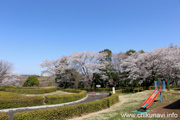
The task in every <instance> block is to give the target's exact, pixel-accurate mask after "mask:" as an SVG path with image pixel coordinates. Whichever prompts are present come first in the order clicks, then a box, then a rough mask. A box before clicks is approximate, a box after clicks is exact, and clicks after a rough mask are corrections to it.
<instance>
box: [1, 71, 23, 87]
mask: <svg viewBox="0 0 180 120" xmlns="http://www.w3.org/2000/svg"><path fill="white" fill-rule="evenodd" d="M18 77H19V75H17V74H9V75H6V77H5V78H4V79H3V81H2V86H20V79H19V78H18Z"/></svg>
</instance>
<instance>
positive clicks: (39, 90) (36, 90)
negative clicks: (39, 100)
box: [5, 87, 56, 94]
mask: <svg viewBox="0 0 180 120" xmlns="http://www.w3.org/2000/svg"><path fill="white" fill-rule="evenodd" d="M5 91H7V92H15V93H21V94H43V93H50V92H54V91H56V87H13V88H5Z"/></svg>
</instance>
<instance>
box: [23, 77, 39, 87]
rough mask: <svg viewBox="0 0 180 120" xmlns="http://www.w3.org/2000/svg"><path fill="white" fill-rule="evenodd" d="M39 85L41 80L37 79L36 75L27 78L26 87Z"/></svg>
mask: <svg viewBox="0 0 180 120" xmlns="http://www.w3.org/2000/svg"><path fill="white" fill-rule="evenodd" d="M38 85H39V80H38V79H37V77H36V76H35V75H32V76H29V77H28V78H27V80H26V81H25V82H24V85H23V86H24V87H27V86H30V87H31V86H38Z"/></svg>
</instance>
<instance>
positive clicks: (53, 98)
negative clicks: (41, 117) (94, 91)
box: [45, 89, 87, 104]
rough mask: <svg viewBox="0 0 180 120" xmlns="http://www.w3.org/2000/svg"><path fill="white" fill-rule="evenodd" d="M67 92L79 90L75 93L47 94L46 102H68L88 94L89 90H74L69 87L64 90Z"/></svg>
mask: <svg viewBox="0 0 180 120" xmlns="http://www.w3.org/2000/svg"><path fill="white" fill-rule="evenodd" d="M64 91H66V92H79V93H75V94H66V95H47V96H45V97H46V100H45V103H47V104H60V103H66V102H72V101H76V100H79V99H82V98H84V97H85V96H86V94H87V92H86V91H82V90H73V89H69V90H68V89H67V90H64Z"/></svg>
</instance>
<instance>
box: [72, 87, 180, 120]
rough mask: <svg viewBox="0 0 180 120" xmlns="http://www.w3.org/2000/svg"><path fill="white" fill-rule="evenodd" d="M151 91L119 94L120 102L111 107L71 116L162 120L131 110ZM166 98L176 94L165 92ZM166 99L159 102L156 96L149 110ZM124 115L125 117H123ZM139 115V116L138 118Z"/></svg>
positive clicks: (99, 119) (96, 119)
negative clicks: (138, 114)
mask: <svg viewBox="0 0 180 120" xmlns="http://www.w3.org/2000/svg"><path fill="white" fill-rule="evenodd" d="M152 92H153V90H147V91H143V92H138V93H129V94H123V93H122V94H119V99H120V102H118V103H117V104H115V105H113V106H112V107H111V108H109V109H106V110H102V111H99V112H96V113H90V114H88V115H83V116H82V117H78V118H73V119H72V120H124V119H125V120H140V119H144V120H148V119H149V120H152V119H153V120H156V119H157V120H164V119H165V118H142V117H141V116H139V117H137V114H136V113H133V112H132V111H134V110H137V109H139V108H140V105H141V104H142V103H143V102H145V100H146V99H147V98H148V97H149V95H150V94H151V93H152ZM167 97H168V99H177V98H178V97H179V96H178V95H171V96H170V95H169V93H168V94H167ZM167 102H168V101H163V102H162V103H161V102H160V97H159V95H158V97H157V98H156V102H154V103H153V104H152V105H151V107H150V108H149V110H151V109H153V108H155V107H157V106H158V105H160V104H165V103H167ZM125 114H126V115H129V116H126V117H123V116H125ZM140 117H141V118H140Z"/></svg>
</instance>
